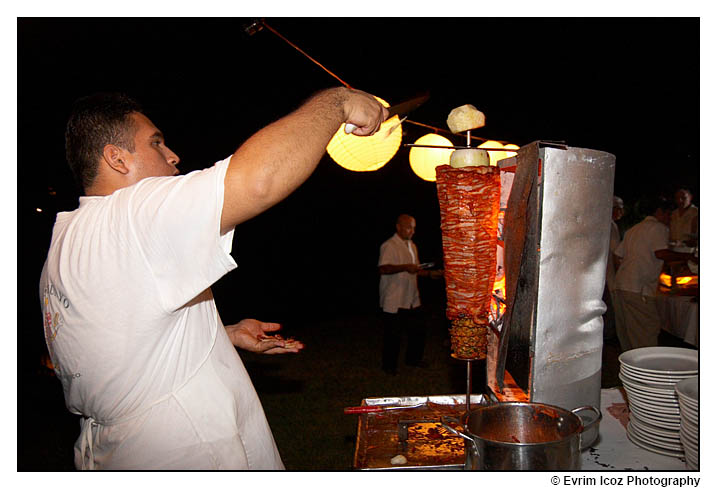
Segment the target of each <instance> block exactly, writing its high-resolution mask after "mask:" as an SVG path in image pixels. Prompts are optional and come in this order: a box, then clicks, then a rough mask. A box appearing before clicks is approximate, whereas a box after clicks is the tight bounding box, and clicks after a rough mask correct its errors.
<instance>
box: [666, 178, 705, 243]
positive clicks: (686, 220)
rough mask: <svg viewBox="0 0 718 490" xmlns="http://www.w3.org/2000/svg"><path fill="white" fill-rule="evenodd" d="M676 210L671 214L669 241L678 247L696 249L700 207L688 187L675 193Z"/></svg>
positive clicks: (681, 188)
mask: <svg viewBox="0 0 718 490" xmlns="http://www.w3.org/2000/svg"><path fill="white" fill-rule="evenodd" d="M674 197H675V201H676V206H677V207H676V209H675V210H674V211H673V212H672V213H671V221H670V225H669V227H670V237H669V241H670V242H672V243H675V244H676V245H677V246H683V245H685V246H687V247H695V246H696V245H697V244H698V207H697V206H695V205H694V204H692V203H693V194H692V193H691V191H690V189H688V188H687V187H680V188H678V190H676V193H675V196H674Z"/></svg>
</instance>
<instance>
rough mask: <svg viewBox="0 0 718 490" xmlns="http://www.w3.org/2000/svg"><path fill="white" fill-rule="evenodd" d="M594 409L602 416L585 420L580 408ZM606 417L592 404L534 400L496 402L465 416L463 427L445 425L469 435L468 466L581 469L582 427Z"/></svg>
mask: <svg viewBox="0 0 718 490" xmlns="http://www.w3.org/2000/svg"><path fill="white" fill-rule="evenodd" d="M584 410H591V411H593V412H595V413H596V414H597V418H596V419H595V420H594V421H593V422H591V423H590V424H589V425H587V426H585V427H584V425H583V422H582V421H581V418H580V417H579V416H578V415H576V414H577V413H578V412H581V411H584ZM599 420H601V412H600V411H599V410H598V409H596V408H594V407H591V406H584V407H578V408H575V409H573V410H571V411H568V410H565V409H563V408H560V407H556V406H553V405H546V404H543V403H529V402H507V403H496V404H493V405H488V406H485V407H481V408H477V409H476V410H472V411H471V412H470V413H468V414H465V415H464V417H463V420H462V422H463V424H462V425H463V427H464V430H463V432H462V431H458V430H456V429H454V428H453V427H451V426H449V425H448V424H446V423H443V424H442V425H443V426H444V427H445V428H446V429H448V430H449V431H451V432H452V433H454V434H456V435H459V436H461V437H463V438H464V439H465V440H466V445H465V447H466V449H465V450H466V465H465V469H468V470H488V471H492V470H578V469H581V433H582V432H583V431H584V430H586V429H588V428H590V427H592V426H593V425H594V424H596V423H598V421H599Z"/></svg>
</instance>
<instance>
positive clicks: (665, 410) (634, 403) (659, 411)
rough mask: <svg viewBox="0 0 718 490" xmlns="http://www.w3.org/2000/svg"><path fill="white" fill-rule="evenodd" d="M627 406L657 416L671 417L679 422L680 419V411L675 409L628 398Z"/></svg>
mask: <svg viewBox="0 0 718 490" xmlns="http://www.w3.org/2000/svg"><path fill="white" fill-rule="evenodd" d="M628 406H629V407H638V408H642V409H644V410H646V411H647V412H652V413H655V414H656V415H658V416H664V415H667V416H673V417H674V418H676V419H678V420H680V419H681V411H680V409H679V408H677V407H667V406H664V405H659V404H658V403H655V402H654V403H651V402H646V401H643V400H641V399H640V398H631V397H630V396H629V397H628Z"/></svg>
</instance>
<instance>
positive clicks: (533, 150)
mask: <svg viewBox="0 0 718 490" xmlns="http://www.w3.org/2000/svg"><path fill="white" fill-rule="evenodd" d="M615 161H616V159H615V156H614V155H611V154H609V153H605V152H601V151H596V150H590V149H583V148H573V147H569V146H565V145H557V144H552V143H546V142H534V143H531V144H529V145H526V146H524V147H522V148H521V149H520V150H519V151H518V154H517V155H516V156H514V157H511V158H509V159H505V160H501V161H499V163H498V166H499V169H500V172H501V185H502V191H501V195H502V198H503V199H502V200H503V202H502V203H501V208H502V212H503V220H502V221H503V223H502V226H501V227H500V228H499V237H500V240H499V243H500V244H502V245H503V247H499V253H498V262H499V268H500V270H503V272H504V274H505V278H506V293H505V303H506V305H505V311H504V312H503V316H502V317H501V318H500V319H499V321H498V322H497V328H496V329H492V330H491V332H490V335H489V344H488V352H487V362H486V368H487V373H486V374H487V383H488V385H489V387H490V389H491V390H492V391H493V393H494V394H495V395H496V396H497V398H498V399H499V400H502V401H518V400H528V401H532V402H539V403H547V404H551V405H556V406H559V407H563V408H566V409H569V410H570V409H573V408H575V407H578V406H584V405H591V406H594V407H599V406H600V396H601V354H602V348H603V321H602V317H601V315H602V314H603V313H604V311H605V305H604V303H603V301H602V296H603V288H604V280H605V272H606V259H607V256H608V246H609V227H610V222H611V211H612V202H613V201H612V199H613V179H614V172H615Z"/></svg>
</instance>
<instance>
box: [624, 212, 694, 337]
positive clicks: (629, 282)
mask: <svg viewBox="0 0 718 490" xmlns="http://www.w3.org/2000/svg"><path fill="white" fill-rule="evenodd" d="M643 207H644V212H646V214H648V216H646V218H645V219H644V220H643V221H641V222H640V223H638V224H636V225H634V226H633V227H631V228H630V229H629V230H628V231H626V234H625V236H624V238H623V241H622V242H621V244H620V245H619V246H618V248H616V252H615V254H616V256H617V257H619V258H620V266H619V268H618V272H616V280H615V288H616V304H615V305H614V307H615V313H616V334H617V336H618V340H619V342H620V343H621V349H622V350H623V351H627V350H631V349H636V348H638V347H650V346H656V345H658V334H659V333H660V331H661V322H660V317H659V315H658V310H657V309H656V299H655V296H656V292H657V288H658V277H659V275H660V273H661V270H662V269H663V261H664V260H685V259H687V258H689V257H690V254H681V253H676V252H672V251H670V250H668V223H669V221H670V216H671V211H670V207H669V205H668V203H667V202H666V201H665V200H662V199H650V200H647V201H644V204H643Z"/></svg>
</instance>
